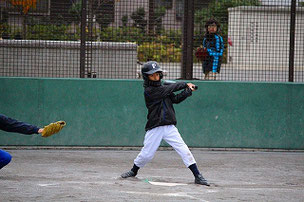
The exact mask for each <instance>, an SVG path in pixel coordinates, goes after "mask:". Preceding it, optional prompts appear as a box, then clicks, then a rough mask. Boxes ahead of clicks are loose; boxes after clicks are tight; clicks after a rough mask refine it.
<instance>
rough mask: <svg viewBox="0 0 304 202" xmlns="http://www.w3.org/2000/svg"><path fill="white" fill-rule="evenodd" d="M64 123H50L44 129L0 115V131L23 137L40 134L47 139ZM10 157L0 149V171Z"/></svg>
mask: <svg viewBox="0 0 304 202" xmlns="http://www.w3.org/2000/svg"><path fill="white" fill-rule="evenodd" d="M65 124H66V123H65V122H64V121H58V122H55V123H51V124H49V125H47V126H45V127H44V128H39V127H37V126H35V125H31V124H28V123H25V122H21V121H18V120H16V119H13V118H10V117H8V116H6V115H3V114H0V130H3V131H6V132H13V133H21V134H25V135H33V134H41V136H42V137H49V136H51V135H53V134H55V133H57V132H59V131H60V130H61V129H62V128H63V127H64V126H65ZM11 159H12V156H11V155H10V154H9V153H8V152H6V151H4V150H1V149H0V169H2V168H3V167H4V166H6V165H7V164H9V163H10V161H11Z"/></svg>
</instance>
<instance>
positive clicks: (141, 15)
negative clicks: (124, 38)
mask: <svg viewBox="0 0 304 202" xmlns="http://www.w3.org/2000/svg"><path fill="white" fill-rule="evenodd" d="M145 16H146V11H145V9H144V8H143V7H140V8H138V9H136V10H135V11H134V12H133V13H132V14H131V16H130V17H131V19H132V20H133V21H134V24H133V26H134V27H137V28H140V29H141V30H142V31H143V32H145V30H146V26H147V20H145Z"/></svg>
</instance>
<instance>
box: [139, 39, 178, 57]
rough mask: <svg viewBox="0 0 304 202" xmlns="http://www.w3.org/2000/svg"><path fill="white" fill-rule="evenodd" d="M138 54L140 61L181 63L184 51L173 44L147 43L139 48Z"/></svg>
mask: <svg viewBox="0 0 304 202" xmlns="http://www.w3.org/2000/svg"><path fill="white" fill-rule="evenodd" d="M137 53H138V56H137V57H138V60H139V61H148V60H155V61H158V62H180V61H181V55H182V50H181V48H176V47H175V46H174V45H173V44H161V43H155V42H145V43H143V44H142V45H140V46H138V49H137Z"/></svg>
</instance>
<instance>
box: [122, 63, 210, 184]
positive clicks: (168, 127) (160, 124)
mask: <svg viewBox="0 0 304 202" xmlns="http://www.w3.org/2000/svg"><path fill="white" fill-rule="evenodd" d="M141 71H142V75H143V79H144V89H145V90H144V96H145V102H146V107H147V108H148V116H147V119H148V121H147V124H146V127H145V130H146V135H145V140H144V146H143V148H142V149H141V151H140V153H139V154H138V156H137V157H136V159H135V160H134V165H133V168H132V169H131V170H130V171H128V172H126V173H123V174H122V175H121V177H122V178H128V177H134V176H136V175H137V172H138V170H139V168H142V167H144V166H145V165H146V164H147V163H148V162H149V161H151V160H152V158H153V157H154V154H155V152H156V150H157V149H158V147H159V145H160V143H161V141H162V140H165V141H166V142H167V143H168V144H170V145H171V146H172V147H173V148H174V149H175V151H176V152H177V153H178V154H179V155H180V156H181V158H182V160H183V162H184V164H185V165H186V166H187V167H188V168H189V169H190V170H191V171H192V173H193V175H194V177H195V181H194V182H195V183H196V184H201V185H206V186H209V183H208V182H207V180H206V179H205V178H204V177H203V176H202V175H201V174H200V172H199V170H198V168H197V165H196V162H195V159H194V157H193V155H192V153H191V151H190V150H189V148H188V146H187V145H186V144H185V142H184V141H183V139H182V137H181V135H180V134H179V132H178V130H177V128H176V127H175V125H176V118H175V111H174V108H173V104H178V103H180V102H182V101H184V100H185V99H186V98H187V97H189V96H191V95H192V91H194V90H195V85H193V84H192V83H185V82H177V83H173V84H170V85H162V84H161V79H162V77H163V73H162V70H161V68H160V67H159V65H158V64H157V63H156V62H154V61H150V62H147V63H145V64H144V66H143V68H142V70H141ZM180 90H183V91H182V92H181V93H179V94H174V92H177V91H180Z"/></svg>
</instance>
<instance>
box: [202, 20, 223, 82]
mask: <svg viewBox="0 0 304 202" xmlns="http://www.w3.org/2000/svg"><path fill="white" fill-rule="evenodd" d="M205 29H206V34H205V36H204V38H203V44H202V46H203V49H205V50H206V57H204V59H203V60H202V66H203V72H204V74H205V80H216V74H218V73H220V68H221V63H222V57H223V52H224V41H223V38H222V37H221V36H220V34H219V32H220V24H219V23H218V22H217V21H216V20H215V19H210V20H208V21H207V22H206V24H205Z"/></svg>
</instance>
